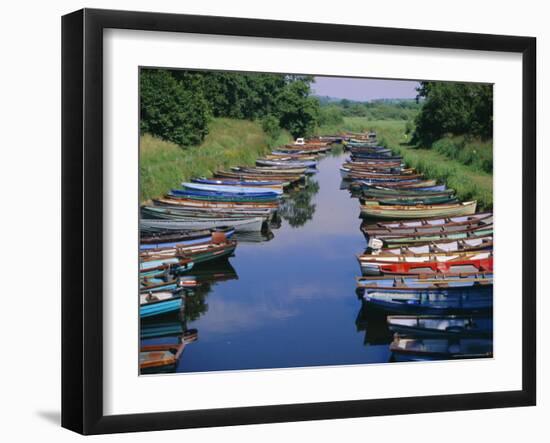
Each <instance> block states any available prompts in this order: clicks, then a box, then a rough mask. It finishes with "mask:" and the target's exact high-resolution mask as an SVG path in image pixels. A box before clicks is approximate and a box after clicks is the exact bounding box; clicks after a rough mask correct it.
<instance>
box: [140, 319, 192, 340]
mask: <svg viewBox="0 0 550 443" xmlns="http://www.w3.org/2000/svg"><path fill="white" fill-rule="evenodd" d="M184 331H185V322H183V321H181V320H174V319H163V320H159V319H154V320H151V321H142V322H141V327H140V331H139V336H140V338H141V339H147V338H154V337H168V336H179V335H182V334H183V333H184Z"/></svg>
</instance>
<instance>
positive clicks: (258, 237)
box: [235, 230, 275, 243]
mask: <svg viewBox="0 0 550 443" xmlns="http://www.w3.org/2000/svg"><path fill="white" fill-rule="evenodd" d="M274 237H275V234H273V232H271V231H269V230H266V231H262V232H239V233H238V234H237V235H236V236H235V239H236V240H237V241H239V242H243V243H261V242H266V241H270V240H273V238H274Z"/></svg>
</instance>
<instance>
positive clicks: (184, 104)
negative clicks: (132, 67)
mask: <svg viewBox="0 0 550 443" xmlns="http://www.w3.org/2000/svg"><path fill="white" fill-rule="evenodd" d="M312 81H313V77H309V76H291V75H284V74H246V73H234V72H205V71H187V70H162V69H142V70H141V72H140V130H141V132H142V133H145V132H148V133H151V134H153V135H156V136H158V137H161V138H163V139H165V140H168V141H172V142H174V143H176V144H178V145H181V146H187V145H193V144H198V143H200V142H201V141H202V140H203V139H204V137H205V136H206V134H207V133H208V120H209V119H210V118H211V117H228V118H235V119H248V120H261V122H262V126H263V128H264V130H266V132H268V133H269V134H270V135H276V133H277V132H278V130H279V128H284V129H287V130H288V131H290V133H291V134H292V135H293V136H294V137H304V136H309V135H311V134H312V133H313V132H314V130H315V127H316V124H317V120H318V117H319V103H318V101H317V100H316V99H315V98H313V97H311V96H310V93H311V89H310V84H311V83H312Z"/></svg>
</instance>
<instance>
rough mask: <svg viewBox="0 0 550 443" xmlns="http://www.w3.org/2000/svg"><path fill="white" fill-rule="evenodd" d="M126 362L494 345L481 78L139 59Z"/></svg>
mask: <svg viewBox="0 0 550 443" xmlns="http://www.w3.org/2000/svg"><path fill="white" fill-rule="evenodd" d="M137 74H138V75H139V91H136V94H138V96H139V112H140V115H139V119H140V120H139V146H136V149H139V208H136V211H139V216H140V219H139V226H140V229H139V246H138V249H137V250H136V253H137V254H139V269H136V274H137V275H136V278H137V279H138V280H139V294H138V300H139V311H138V310H136V311H138V312H139V325H140V331H139V337H140V352H139V374H140V375H146V374H166V373H198V372H211V371H243V370H269V369H281V368H305V367H327V366H340V365H365V364H373V363H375V364H394V363H396V362H421V363H416V364H428V363H427V362H429V361H442V360H443V361H444V360H448V361H450V360H453V361H454V360H457V359H481V358H493V246H494V245H493V213H492V210H493V85H492V84H487V83H466V82H449V81H430V80H425V79H384V78H367V77H365V78H356V77H337V76H322V75H316V74H303V73H264V72H236V71H216V70H210V71H208V70H194V69H186V68H176V67H173V68H172V67H171V68H164V67H163V68H161V67H155V66H151V67H149V66H140V67H139V70H138V73H137Z"/></svg>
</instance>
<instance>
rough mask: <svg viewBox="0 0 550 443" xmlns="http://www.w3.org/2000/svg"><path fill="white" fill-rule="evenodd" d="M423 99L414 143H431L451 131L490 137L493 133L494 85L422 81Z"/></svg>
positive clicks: (419, 93)
mask: <svg viewBox="0 0 550 443" xmlns="http://www.w3.org/2000/svg"><path fill="white" fill-rule="evenodd" d="M417 91H418V97H417V98H418V99H423V106H422V110H421V112H420V113H419V114H418V115H417V117H416V119H415V124H416V128H415V130H414V134H413V142H415V143H420V144H423V145H425V146H431V144H432V143H433V142H435V141H436V140H439V139H440V138H442V137H443V136H445V135H447V134H453V135H466V136H473V137H478V138H481V139H489V138H491V137H492V136H493V87H492V85H482V84H469V83H449V82H421V84H420V87H419V88H418V89H417Z"/></svg>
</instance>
